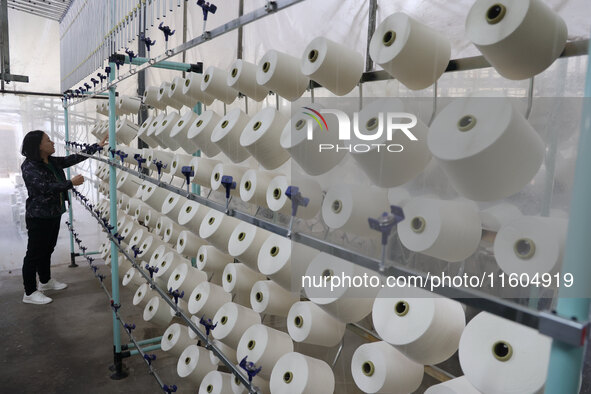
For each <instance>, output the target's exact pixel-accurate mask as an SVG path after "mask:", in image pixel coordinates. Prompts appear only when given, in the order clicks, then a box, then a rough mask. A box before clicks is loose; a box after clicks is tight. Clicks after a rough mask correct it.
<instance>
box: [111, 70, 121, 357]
mask: <svg viewBox="0 0 591 394" xmlns="http://www.w3.org/2000/svg"><path fill="white" fill-rule="evenodd" d="M109 66H110V67H111V70H112V72H111V74H110V75H109V80H110V81H111V82H113V81H114V80H115V69H116V67H117V66H116V65H115V63H113V62H111V63H110V64H109ZM116 108H117V107H116V103H115V86H111V87H110V88H109V148H110V149H113V150H115V149H116V147H117V140H116V136H115V117H116V112H115V110H116ZM116 186H117V175H116V170H115V167H114V166H113V165H111V166H109V195H110V196H111V197H112V198H111V199H110V212H111V214H110V222H111V226H113V231H114V232H117V199H116V198H113V196H116V195H117V188H116ZM117 250H118V248H117V244H116V243H115V241H113V240H112V241H111V289H112V290H111V291H112V297H113V302H114V303H115V304H119V260H118V253H117ZM113 342H114V345H115V353H119V354H120V353H121V333H120V331H119V324H118V323H117V316H116V314H115V311H113Z"/></svg>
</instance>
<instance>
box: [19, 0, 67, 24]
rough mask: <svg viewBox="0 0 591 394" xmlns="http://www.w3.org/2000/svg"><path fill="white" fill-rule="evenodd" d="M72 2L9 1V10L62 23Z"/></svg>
mask: <svg viewBox="0 0 591 394" xmlns="http://www.w3.org/2000/svg"><path fill="white" fill-rule="evenodd" d="M71 2H72V0H8V8H10V9H13V10H17V11H22V12H26V13H29V14H33V15H37V16H40V17H43V18H48V19H53V20H55V21H58V22H59V21H61V20H62V18H63V17H64V15H65V14H66V11H68V8H69V7H70V3H71Z"/></svg>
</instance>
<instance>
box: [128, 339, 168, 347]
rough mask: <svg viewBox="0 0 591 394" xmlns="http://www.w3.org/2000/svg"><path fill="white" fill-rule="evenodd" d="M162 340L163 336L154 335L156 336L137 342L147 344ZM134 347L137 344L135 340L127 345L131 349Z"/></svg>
mask: <svg viewBox="0 0 591 394" xmlns="http://www.w3.org/2000/svg"><path fill="white" fill-rule="evenodd" d="M161 340H162V337H154V338H149V339H144V340H143V341H137V344H138V345H146V344H148V343H154V342H160V341H161ZM134 347H135V344H134V343H133V342H132V343H130V344H128V345H127V348H128V349H131V348H134Z"/></svg>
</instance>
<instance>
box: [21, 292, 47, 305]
mask: <svg viewBox="0 0 591 394" xmlns="http://www.w3.org/2000/svg"><path fill="white" fill-rule="evenodd" d="M51 301H53V300H52V299H51V298H49V297H47V296H46V295H45V294H43V293H41V292H40V291H39V290H37V291H35V292H33V293H32V294H31V295H27V293H25V295H24V296H23V302H24V303H25V304H37V305H42V304H49V303H50V302H51Z"/></svg>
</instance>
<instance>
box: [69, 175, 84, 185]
mask: <svg viewBox="0 0 591 394" xmlns="http://www.w3.org/2000/svg"><path fill="white" fill-rule="evenodd" d="M71 181H72V185H74V186H80V185H81V184H82V183H84V177H83V176H82V175H76V176H74V177H72V179H71Z"/></svg>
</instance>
